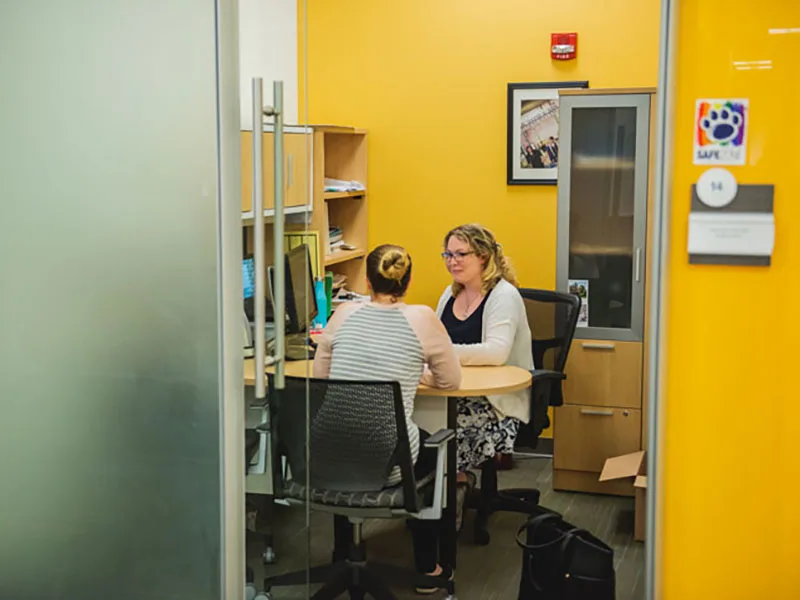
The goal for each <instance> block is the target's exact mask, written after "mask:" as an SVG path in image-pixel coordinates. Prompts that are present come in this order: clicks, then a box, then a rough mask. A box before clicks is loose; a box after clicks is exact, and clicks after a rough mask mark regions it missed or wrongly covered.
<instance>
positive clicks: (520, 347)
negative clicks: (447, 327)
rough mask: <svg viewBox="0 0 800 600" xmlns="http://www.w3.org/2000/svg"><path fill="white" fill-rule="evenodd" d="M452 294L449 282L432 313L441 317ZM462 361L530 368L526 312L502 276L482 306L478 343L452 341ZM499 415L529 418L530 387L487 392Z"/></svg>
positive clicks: (531, 354)
mask: <svg viewBox="0 0 800 600" xmlns="http://www.w3.org/2000/svg"><path fill="white" fill-rule="evenodd" d="M452 296H453V294H452V291H451V289H450V286H447V289H446V290H445V291H444V293H443V294H442V297H441V298H439V305H438V306H437V307H436V314H437V315H438V316H439V318H440V319H441V317H442V313H443V312H444V309H445V307H446V306H447V302H448V301H449V300H450V298H452ZM455 349H456V354H457V355H458V358H459V360H460V361H461V364H462V365H513V366H515V367H521V368H523V369H526V370H528V371H530V370H532V369H533V353H532V348H531V330H530V327H529V326H528V314H527V312H526V310H525V303H524V301H523V300H522V296H520V294H519V291H518V290H517V288H515V287H514V286H513V285H512V284H510V283H509V282H507V281H506V280H505V279H501V280H500V282H499V283H498V284H497V285H496V286H495V287H494V289H493V290H492V291H491V293H490V294H489V298H488V299H487V300H486V305H485V306H484V309H483V335H482V341H481V343H480V344H456V345H455ZM488 400H489V402H490V403H491V404H492V406H493V407H494V409H495V411H496V412H497V415H498V417H499V418H501V419H502V418H504V417H515V418H517V419H519V420H520V421H522V422H523V423H527V422H528V421H529V420H530V418H531V414H530V409H531V404H530V390H522V391H521V392H515V393H511V394H502V395H499V396H488Z"/></svg>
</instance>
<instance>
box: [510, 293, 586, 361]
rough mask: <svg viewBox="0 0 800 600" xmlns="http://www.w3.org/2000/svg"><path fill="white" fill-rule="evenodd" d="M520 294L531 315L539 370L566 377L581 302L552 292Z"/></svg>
mask: <svg viewBox="0 0 800 600" xmlns="http://www.w3.org/2000/svg"><path fill="white" fill-rule="evenodd" d="M519 293H520V295H521V296H522V299H523V301H524V302H525V310H526V311H527V313H528V325H529V326H530V328H531V343H532V345H533V364H534V366H535V368H537V369H548V370H550V371H558V372H560V373H563V372H564V367H565V366H566V364H567V355H568V354H569V348H570V345H572V338H573V337H574V336H575V327H576V326H577V324H578V313H579V312H580V307H581V299H580V298H579V297H578V296H576V295H574V294H563V293H561V292H552V291H549V290H534V289H524V288H523V289H520V290H519Z"/></svg>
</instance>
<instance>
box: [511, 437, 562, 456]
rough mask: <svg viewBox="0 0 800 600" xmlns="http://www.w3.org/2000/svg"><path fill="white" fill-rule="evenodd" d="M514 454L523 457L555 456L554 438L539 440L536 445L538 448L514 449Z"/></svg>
mask: <svg viewBox="0 0 800 600" xmlns="http://www.w3.org/2000/svg"><path fill="white" fill-rule="evenodd" d="M514 454H519V455H521V456H551V457H552V456H553V438H539V440H538V441H537V443H536V448H527V447H525V446H517V447H516V448H514Z"/></svg>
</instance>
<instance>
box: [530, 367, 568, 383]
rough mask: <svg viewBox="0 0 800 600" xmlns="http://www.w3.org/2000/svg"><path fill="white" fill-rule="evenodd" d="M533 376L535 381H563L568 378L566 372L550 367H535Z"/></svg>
mask: <svg viewBox="0 0 800 600" xmlns="http://www.w3.org/2000/svg"><path fill="white" fill-rule="evenodd" d="M531 378H532V380H533V381H534V382H536V381H543V380H545V379H554V380H557V381H563V380H564V379H566V378H567V376H566V375H565V374H564V373H560V372H559V371H550V370H549V369H535V370H533V371H531Z"/></svg>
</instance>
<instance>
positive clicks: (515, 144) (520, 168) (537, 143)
mask: <svg viewBox="0 0 800 600" xmlns="http://www.w3.org/2000/svg"><path fill="white" fill-rule="evenodd" d="M588 87H589V82H588V81H550V82H541V83H509V84H508V117H507V119H508V121H507V123H508V132H507V142H506V181H507V183H508V185H556V184H557V183H558V148H559V138H558V129H559V116H558V90H562V89H566V88H588Z"/></svg>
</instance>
